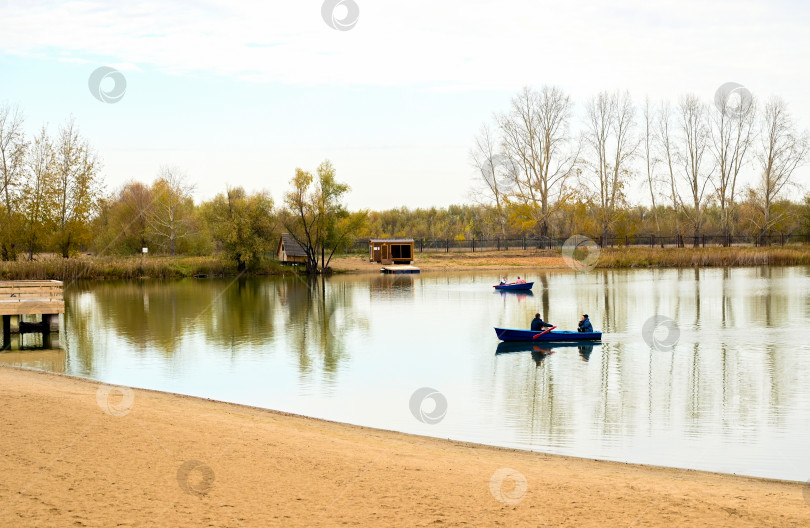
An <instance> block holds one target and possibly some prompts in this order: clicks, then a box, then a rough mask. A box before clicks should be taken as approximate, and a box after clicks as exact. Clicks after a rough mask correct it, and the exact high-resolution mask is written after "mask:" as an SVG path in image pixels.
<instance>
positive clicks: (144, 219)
mask: <svg viewBox="0 0 810 528" xmlns="http://www.w3.org/2000/svg"><path fill="white" fill-rule="evenodd" d="M718 94H719V96H718V100H717V101H715V104H714V105H711V104H706V103H704V102H701V101H700V100H699V99H698V98H697V97H695V96H693V95H687V96H683V97H682V98H681V99H680V100H679V101H678V103H677V104H675V105H672V104H670V103H668V102H662V103H659V104H652V103H651V102H650V101H649V100H645V101H644V103H643V104H642V105H641V106H636V105H635V104H634V103H633V101H632V100H631V98H630V96H629V94H628V93H626V92H625V93H621V92H613V93H610V92H602V93H600V94H597V95H596V96H594V97H593V98H591V99H590V100H589V101H588V102H587V104H586V105H585V106H584V108H583V111H584V112H583V115H584V118H583V119H582V120H581V122H580V123H578V126H579V129H580V130H579V132H578V133H574V132H573V131H572V129H573V128H574V125H575V123H574V122H573V121H574V117H573V112H574V104H573V102H572V101H571V98H570V97H569V96H568V95H567V94H565V93H564V92H563V91H562V90H560V89H559V88H554V87H542V88H540V89H536V90H535V89H531V88H525V89H524V90H522V91H521V92H520V93H518V94H517V95H515V96H514V97H513V99H512V101H511V104H510V107H509V108H508V110H507V111H505V112H503V113H500V114H496V115H495V116H494V119H493V122H492V123H489V124H485V125H484V126H483V127H482V128H481V130H480V132H479V133H478V134H477V136H476V137H475V142H474V147H473V149H472V151H471V162H472V165H473V166H474V169H475V172H476V176H475V179H474V185H473V191H472V198H473V199H472V201H471V203H468V204H462V205H451V206H449V207H432V208H417V209H409V208H404V207H403V208H398V209H390V210H383V211H367V210H360V211H350V210H348V208H347V207H346V205H345V198H346V195H347V194H348V192H349V190H350V189H349V186H348V185H346V184H345V183H342V182H340V181H339V180H338V179H337V175H336V170H335V167H334V166H333V165H332V164H331V163H330V162H329V161H324V162H323V163H322V164H321V165H320V166H319V167H317V169H316V170H315V171H312V172H310V171H306V170H303V169H300V168H299V169H296V171H295V173H294V175H293V177H292V179H291V180H290V182H289V186H288V189H287V191H286V192H285V193H284V194H283V195H282V196H281V201H280V203H278V204H277V203H275V202H274V200H273V198H272V197H271V196H270V194H269V193H267V192H266V191H258V192H252V193H250V192H248V191H246V190H245V189H244V188H242V187H238V186H237V187H227V188H226V189H225V190H224V191H223V192H222V193H220V194H218V195H217V196H215V197H214V198H212V199H210V200H207V201H202V202H200V203H195V201H194V199H193V192H194V186H193V184H192V183H191V180H190V178H189V176H188V175H187V174H185V173H184V171H183V170H182V169H181V168H178V167H174V166H169V165H167V166H163V167H161V168H160V169H159V170H158V172H157V174H156V175H155V177H154V179H153V181H152V183H150V184H147V183H143V182H138V181H131V182H128V183H126V184H125V185H123V186H122V187H121V188H119V189H116V190H114V191H112V192H109V191H108V190H107V189H106V188H105V186H104V181H103V177H102V169H103V166H102V161H101V159H100V157H99V155H98V153H97V152H96V150H95V148H94V147H93V146H92V144H91V143H90V141H89V140H88V139H87V138H85V137H84V136H83V135H82V134H81V132H80V130H79V128H78V126H77V124H76V122H75V120H74V119H72V118H71V119H68V120H66V121H65V122H64V123H63V124H62V125H61V126H59V127H57V129H56V130H55V131H53V132H52V131H50V130H49V129H48V127H46V126H42V127H40V128H39V129H38V130H37V132H36V133H35V134H33V135H29V134H27V133H26V132H25V127H24V125H25V123H24V118H23V114H22V112H21V111H20V110H19V109H18V108H16V107H13V106H11V105H8V104H6V105H0V259H2V260H7V261H8V260H16V259H19V258H27V259H35V258H37V255H38V254H41V253H55V254H57V255H61V256H62V257H66V258H67V257H70V256H73V255H76V254H77V253H79V252H81V251H88V252H91V253H93V254H96V255H134V254H139V253H141V251H142V248H144V247H146V248H149V251H150V253H158V254H166V255H178V254H180V255H210V254H213V253H215V252H221V253H222V254H224V255H225V256H226V257H227V258H228V259H230V260H231V261H232V262H234V264H235V265H236V267H237V268H238V269H239V270H245V269H247V268H248V267H250V266H252V265H254V264H255V263H256V262H258V261H259V259H260V258H261V257H262V256H263V255H266V254H268V253H271V252H273V251H275V249H276V244H277V242H278V237H279V234H280V233H281V232H288V233H291V234H292V235H293V237H294V238H295V239H296V240H297V241H298V242H299V243H300V244H301V246H302V247H303V248H304V250H305V252H306V268H307V270H308V271H309V272H311V273H315V272H318V271H319V270H323V269H328V267H329V262H330V259H331V258H332V257H333V256H334V254H335V253H336V252H339V251H342V250H344V249H347V248H349V247H351V246H352V245H353V244H354V242H355V240H356V239H357V238H359V237H366V236H368V235H374V236H409V237H414V238H416V239H445V240H467V239H471V238H477V239H481V238H489V239H494V238H510V237H512V238H514V237H524V236H529V237H544V236H545V237H557V238H563V237H567V236H570V235H572V234H587V235H589V236H594V237H599V236H607V235H609V234H612V235H614V236H628V235H635V234H656V235H667V236H672V235H684V234H694V235H695V237H698V236H700V234H701V233H709V234H720V233H722V234H727V235H741V234H742V235H752V236H761V235H763V234H769V233H771V232H778V233H783V234H792V233H799V232H804V233H807V232H810V226H809V225H808V221H810V198H808V197H805V198H804V199H803V200H802V199H797V198H796V197H797V196H799V195H798V193H797V192H795V191H796V190H799V189H800V187H799V186H798V185H797V184H796V182H795V181H794V179H795V173H796V171H797V169H798V168H799V167H801V166H802V165H803V164H804V163H805V162H806V160H807V157H808V150H809V149H810V139H808V134H807V132H802V131H799V129H798V127H797V125H796V123H795V122H794V119H793V117H792V115H791V114H790V112H789V109H788V107H787V105H786V104H785V103H784V101H782V100H781V99H779V98H772V99H769V100H768V101H766V102H765V103H760V102H758V101H756V100H754V99H753V98H745V97H743V98H737V99H734V94H732V93H731V92H729V93H722V92H718ZM745 170H748V171H752V173H753V174H754V176H755V180H754V183H753V184H751V185H747V186H741V185H740V183H739V178H740V175H741V174H742V173H743V172H744V171H745ZM632 184H638V185H643V187H644V189H645V192H646V193H647V195H648V196H649V204H639V203H635V204H634V203H631V201H630V200H629V199H628V197H627V191H628V189H629V187H630V185H632ZM790 191H794V192H790ZM791 198H793V199H791ZM695 240H697V238H695Z"/></svg>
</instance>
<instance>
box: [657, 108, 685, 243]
mask: <svg viewBox="0 0 810 528" xmlns="http://www.w3.org/2000/svg"><path fill="white" fill-rule="evenodd" d="M675 130H676V128H675V124H673V116H672V107H671V106H670V104H669V103H668V102H662V103H661V111H660V112H659V113H658V131H657V132H658V134H657V135H658V143H659V148H660V149H661V154H662V156H663V161H664V164H665V165H666V168H667V176H668V178H667V182H668V187H669V188H668V192H669V199H670V200H671V202H672V210H673V211H674V213H675V232H676V233H677V234H678V235H682V234H683V233H682V232H681V222H680V217H679V211H680V210H681V201H680V195H679V194H678V184H677V178H676V167H677V165H678V159H679V158H680V153H679V152H678V148H677V139H676V132H675Z"/></svg>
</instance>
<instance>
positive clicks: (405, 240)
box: [369, 238, 413, 244]
mask: <svg viewBox="0 0 810 528" xmlns="http://www.w3.org/2000/svg"><path fill="white" fill-rule="evenodd" d="M369 242H371V243H375V244H376V243H377V242H393V243H395V244H397V243H399V244H406V243H409V242H413V239H412V238H370V239H369Z"/></svg>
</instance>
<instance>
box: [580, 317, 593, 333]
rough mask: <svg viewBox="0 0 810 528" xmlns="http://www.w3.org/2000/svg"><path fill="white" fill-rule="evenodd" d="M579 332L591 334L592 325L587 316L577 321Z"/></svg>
mask: <svg viewBox="0 0 810 528" xmlns="http://www.w3.org/2000/svg"><path fill="white" fill-rule="evenodd" d="M577 330H579V331H580V332H593V325H592V324H591V320H590V319H588V314H583V315H582V318H581V319H580V320H579V328H577Z"/></svg>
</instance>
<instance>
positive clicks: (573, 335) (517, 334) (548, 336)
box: [495, 327, 602, 343]
mask: <svg viewBox="0 0 810 528" xmlns="http://www.w3.org/2000/svg"><path fill="white" fill-rule="evenodd" d="M540 333H541V332H538V331H536V330H517V329H512V328H498V327H495V334H497V336H498V339H500V340H501V341H508V342H515V341H533V342H535V343H537V342H545V341H551V342H556V341H560V342H565V341H599V340H600V339H602V332H554V331H551V332H546V333H545V334H543V335H541V336H539V337H537V339H535V338H534V336H536V335H537V334H540Z"/></svg>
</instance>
